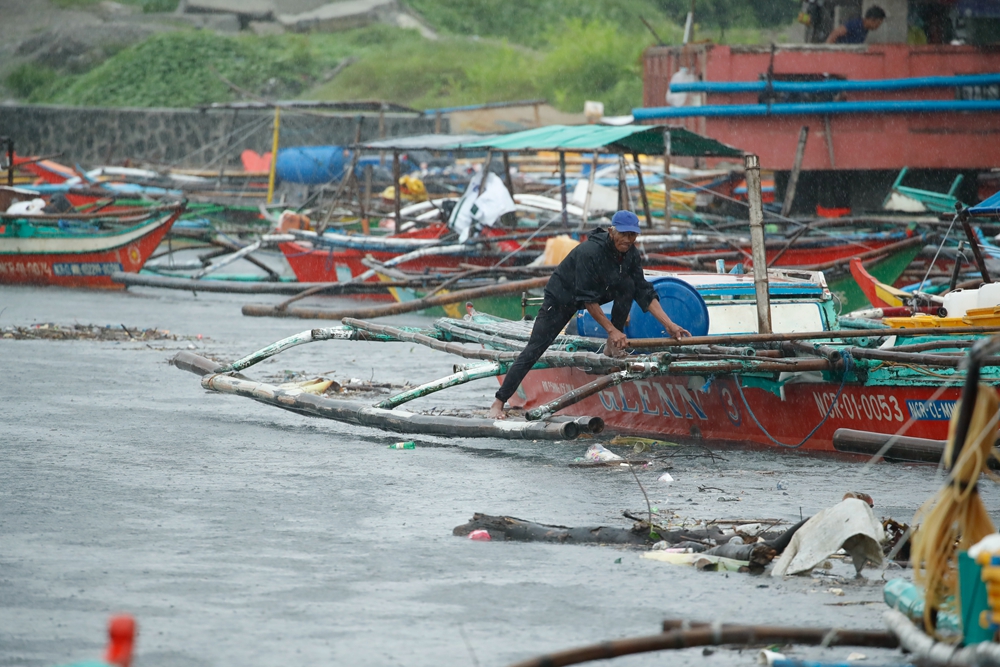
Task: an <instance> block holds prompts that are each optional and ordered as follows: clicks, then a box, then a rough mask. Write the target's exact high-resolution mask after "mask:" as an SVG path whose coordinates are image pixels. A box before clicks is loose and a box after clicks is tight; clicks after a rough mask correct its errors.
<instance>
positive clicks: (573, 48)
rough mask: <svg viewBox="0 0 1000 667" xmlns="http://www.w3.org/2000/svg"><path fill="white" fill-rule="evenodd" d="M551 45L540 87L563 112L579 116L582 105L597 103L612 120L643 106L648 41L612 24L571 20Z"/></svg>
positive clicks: (544, 62) (554, 37) (543, 64)
mask: <svg viewBox="0 0 1000 667" xmlns="http://www.w3.org/2000/svg"><path fill="white" fill-rule="evenodd" d="M550 42H551V44H552V48H551V50H550V51H549V52H548V53H547V54H546V55H545V59H544V60H543V61H542V64H541V66H540V67H539V69H538V83H539V88H540V89H541V90H543V91H546V93H548V94H547V97H548V98H549V100H550V101H551V102H553V103H554V104H555V105H556V106H558V107H559V108H560V109H562V110H563V111H570V112H577V113H580V112H582V111H583V103H584V101H586V100H597V101H601V102H604V111H605V113H607V114H609V115H610V114H624V113H629V112H630V111H631V109H632V108H633V107H637V106H640V105H641V103H642V70H641V66H640V57H641V55H642V51H643V49H644V48H645V46H646V44H647V42H646V41H644V40H643V39H641V38H638V37H633V38H628V37H627V36H624V35H622V34H621V32H620V31H618V30H617V29H615V28H614V26H611V25H608V24H599V23H587V24H584V23H582V22H580V21H569V22H567V23H566V24H565V25H564V26H563V28H562V29H560V30H559V31H558V33H557V34H555V35H553V36H552V37H550Z"/></svg>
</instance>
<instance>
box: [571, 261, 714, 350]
mask: <svg viewBox="0 0 1000 667" xmlns="http://www.w3.org/2000/svg"><path fill="white" fill-rule="evenodd" d="M649 282H651V283H652V284H653V287H654V288H655V289H656V293H657V294H658V295H659V297H660V306H661V307H662V308H663V311H664V312H665V313H666V314H667V316H668V317H669V318H670V320H671V321H672V322H674V323H675V324H678V325H680V326H682V327H684V328H685V329H687V330H688V331H690V332H691V335H692V336H705V335H708V306H707V305H705V299H703V298H702V296H701V294H699V293H698V290H696V289H695V288H694V287H692V286H691V285H689V284H688V283H686V282H684V281H683V280H681V279H680V278H673V277H670V276H664V277H661V278H654V279H652V280H650V281H649ZM613 305H614V304H611V303H606V304H604V305H603V306H601V310H603V311H604V314H605V315H607V316H608V319H611V307H612V306H613ZM576 331H577V334H578V335H580V336H590V337H592V338H607V336H608V332H607V331H605V330H604V327H602V326H601V325H600V324H598V323H597V320H595V319H594V318H593V317H591V316H590V313H588V312H586V311H581V312H580V313H579V315H577V318H576ZM624 333H625V335H626V336H628V337H629V338H664V337H666V336H667V332H666V331H665V330H664V328H663V325H662V324H660V323H659V322H657V321H656V318H655V317H653V316H652V314H650V313H644V312H642V309H641V308H639V306H638V304H636V303H635V302H634V301H633V302H632V310H631V311H630V313H629V322H628V324H627V325H626V326H625V331H624Z"/></svg>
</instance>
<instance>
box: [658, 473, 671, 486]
mask: <svg viewBox="0 0 1000 667" xmlns="http://www.w3.org/2000/svg"><path fill="white" fill-rule="evenodd" d="M656 481H657V482H663V483H664V484H673V482H674V478H673V477H671V476H670V473H669V472H665V473H663V474H662V475H660V477H659V479H657V480H656Z"/></svg>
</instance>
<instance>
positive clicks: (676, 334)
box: [667, 322, 691, 338]
mask: <svg viewBox="0 0 1000 667" xmlns="http://www.w3.org/2000/svg"><path fill="white" fill-rule="evenodd" d="M667 333H668V334H670V337H671V338H687V337H688V336H690V335H691V332H690V331H688V330H687V329H685V328H684V327H682V326H679V325H677V324H674V323H673V322H671V323H670V326H669V327H667Z"/></svg>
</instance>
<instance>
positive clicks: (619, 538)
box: [451, 512, 722, 547]
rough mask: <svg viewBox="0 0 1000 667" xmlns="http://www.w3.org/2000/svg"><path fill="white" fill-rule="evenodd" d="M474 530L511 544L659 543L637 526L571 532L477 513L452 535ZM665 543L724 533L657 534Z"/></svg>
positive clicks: (643, 526) (645, 526)
mask: <svg viewBox="0 0 1000 667" xmlns="http://www.w3.org/2000/svg"><path fill="white" fill-rule="evenodd" d="M474 530H486V531H488V532H489V533H490V539H492V540H498V541H508V542H558V543H560V544H631V545H635V546H646V547H648V546H652V545H653V544H655V543H656V542H657V541H658V540H655V539H653V538H651V537H650V536H649V525H648V524H646V523H645V522H636V523H635V524H633V526H632V527H631V528H613V527H608V526H596V527H593V526H592V527H588V528H569V527H567V526H555V525H549V524H544V523H535V522H534V521H525V520H524V519H518V518H515V517H512V516H492V515H489V514H480V513H479V512H476V513H475V514H473V515H472V519H471V520H470V521H469V522H468V523H463V524H462V525H461V526H456V527H455V529H454V530H452V531H451V532H452V535H458V536H459V537H465V536H466V535H468V534H469V533H471V532H472V531H474ZM657 532H658V533H659V535H660V537H662V538H663V539H665V540H666V541H667V542H670V543H671V544H676V543H678V542H684V541H688V540H693V541H696V542H701V541H704V540H708V539H713V535H714V536H715V537H717V536H721V535H722V531H721V530H715V531H705V530H658V531H657Z"/></svg>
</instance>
